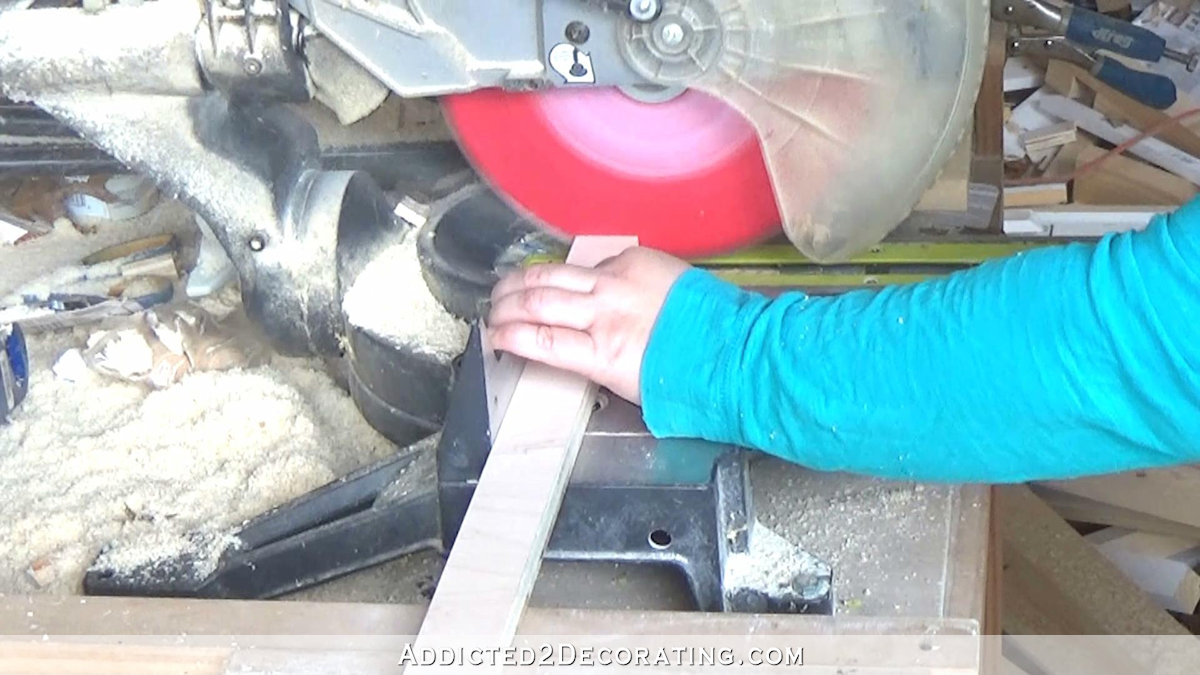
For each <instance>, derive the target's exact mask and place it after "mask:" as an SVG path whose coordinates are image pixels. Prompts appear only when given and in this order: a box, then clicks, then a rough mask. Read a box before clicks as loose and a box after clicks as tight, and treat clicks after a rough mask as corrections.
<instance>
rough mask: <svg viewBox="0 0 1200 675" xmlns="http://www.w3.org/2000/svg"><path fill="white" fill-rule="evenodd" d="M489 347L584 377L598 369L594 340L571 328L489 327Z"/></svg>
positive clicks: (535, 326)
mask: <svg viewBox="0 0 1200 675" xmlns="http://www.w3.org/2000/svg"><path fill="white" fill-rule="evenodd" d="M488 337H489V338H490V341H491V344H492V347H493V348H494V349H498V350H500V351H505V352H508V353H510V354H516V355H517V356H521V357H524V358H527V359H530V360H533V361H539V362H541V363H545V364H546V365H549V366H553V367H555V368H561V369H563V370H569V371H571V372H575V373H579V374H580V375H584V376H586V377H593V373H595V372H596V369H597V363H596V359H597V354H596V343H595V342H594V341H593V340H592V337H591V336H590V335H588V334H587V333H585V332H583V331H579V330H573V329H570V328H559V327H554V326H540V325H536V324H531V323H509V324H505V325H502V326H494V327H492V328H489V329H488Z"/></svg>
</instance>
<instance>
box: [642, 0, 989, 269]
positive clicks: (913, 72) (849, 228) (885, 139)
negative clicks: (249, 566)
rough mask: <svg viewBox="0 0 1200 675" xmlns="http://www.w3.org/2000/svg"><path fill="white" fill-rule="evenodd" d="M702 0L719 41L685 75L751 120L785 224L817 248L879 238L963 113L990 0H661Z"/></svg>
mask: <svg viewBox="0 0 1200 675" xmlns="http://www.w3.org/2000/svg"><path fill="white" fill-rule="evenodd" d="M701 4H703V5H711V6H712V7H713V8H715V9H716V10H717V12H716V15H719V16H720V17H721V18H720V20H719V25H714V26H713V28H712V29H713V30H720V31H721V43H720V44H721V50H720V53H719V55H718V56H716V58H715V61H713V62H712V63H711V64H705V66H704V73H703V75H700V76H699V77H698V79H696V80H694V81H692V82H689V83H688V84H689V86H692V87H696V88H698V89H702V90H704V91H707V92H709V93H711V94H713V95H715V96H717V97H719V98H721V99H723V100H725V101H726V102H728V103H730V104H731V105H733V106H734V107H735V108H737V109H738V110H740V111H741V112H742V113H743V114H744V115H746V117H747V118H748V119H749V120H750V121H751V122H752V123H753V124H754V126H755V128H756V129H757V130H758V133H759V138H760V140H761V142H762V146H763V154H764V157H765V159H766V162H767V167H768V169H769V170H770V173H771V178H772V184H773V186H774V189H775V198H776V201H777V202H778V203H779V208H780V212H781V215H782V217H783V221H784V222H783V226H784V230H785V231H786V232H787V235H788V237H789V238H790V239H791V240H792V242H793V243H794V244H795V245H796V246H797V247H798V248H799V249H800V250H801V251H802V252H804V253H805V254H806V255H808V256H810V257H812V258H814V259H817V260H821V261H832V260H838V259H844V258H846V257H849V256H851V255H853V254H854V253H857V252H859V251H861V250H862V249H865V248H867V247H869V246H871V245H873V244H875V243H877V242H878V241H879V240H880V239H882V238H883V237H884V235H886V234H887V233H888V232H889V231H890V230H891V229H892V228H894V227H895V226H896V225H897V224H899V223H900V221H901V220H903V219H904V218H905V217H906V216H907V215H908V214H909V213H910V212H911V211H912V208H913V206H914V205H916V203H917V201H918V200H919V199H920V198H921V195H922V194H924V192H925V191H926V190H927V189H928V188H929V186H930V185H932V184H933V181H934V180H935V179H936V178H937V175H938V174H939V173H940V172H941V169H942V167H943V166H944V165H945V163H946V161H947V160H948V159H949V158H950V155H951V154H952V153H953V152H954V149H955V147H956V146H957V144H958V142H959V140H960V139H961V138H962V135H963V133H964V131H965V130H966V128H967V125H968V124H970V123H971V121H972V119H973V111H974V102H975V98H976V96H977V95H978V92H979V84H980V81H981V79H982V77H983V64H984V60H985V57H986V52H987V31H988V23H989V2H988V0H665V2H664V3H663V6H664V14H666V13H668V12H671V11H676V12H681V13H683V15H685V16H686V15H689V13H691V14H692V15H694V14H695V13H696V11H695V10H696V7H695V6H696V5H701ZM672 8H674V9H672ZM700 56H703V55H700ZM672 82H674V81H672Z"/></svg>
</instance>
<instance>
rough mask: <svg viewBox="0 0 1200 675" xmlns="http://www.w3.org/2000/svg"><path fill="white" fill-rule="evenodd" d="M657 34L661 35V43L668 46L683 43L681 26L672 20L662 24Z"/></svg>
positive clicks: (683, 34)
mask: <svg viewBox="0 0 1200 675" xmlns="http://www.w3.org/2000/svg"><path fill="white" fill-rule="evenodd" d="M659 35H660V37H662V41H663V44H665V45H667V46H668V47H678V46H679V45H680V44H682V43H683V38H684V37H685V33H684V32H683V26H680V25H679V24H677V23H674V22H671V23H668V24H667V25H665V26H663V27H662V30H661V31H660V33H659Z"/></svg>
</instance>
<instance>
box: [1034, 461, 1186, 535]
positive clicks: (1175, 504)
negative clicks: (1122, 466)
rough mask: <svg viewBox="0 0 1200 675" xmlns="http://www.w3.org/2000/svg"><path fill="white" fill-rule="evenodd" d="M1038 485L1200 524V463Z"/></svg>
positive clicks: (1161, 516) (1157, 515) (1155, 515)
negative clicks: (1199, 464) (1197, 464)
mask: <svg viewBox="0 0 1200 675" xmlns="http://www.w3.org/2000/svg"><path fill="white" fill-rule="evenodd" d="M1038 485H1040V486H1043V487H1047V488H1051V489H1054V490H1058V491H1060V492H1065V493H1067V494H1070V495H1075V496H1077V497H1083V498H1086V499H1091V500H1093V501H1097V502H1101V503H1104V504H1110V505H1113V506H1117V507H1120V508H1123V509H1127V510H1129V511H1134V512H1137V513H1142V514H1145V515H1148V516H1153V517H1155V518H1161V519H1163V520H1168V521H1172V522H1175V523H1180V524H1183V525H1186V526H1189V527H1194V528H1200V466H1178V467H1174V468H1170V469H1155V470H1150V471H1135V472H1131V473H1122V474H1113V475H1108V476H1097V477H1094V478H1080V479H1078V480H1070V481H1048V482H1044V483H1039V484H1038ZM1163 534H1172V533H1170V532H1165V533H1163ZM1184 536H1186V535H1184Z"/></svg>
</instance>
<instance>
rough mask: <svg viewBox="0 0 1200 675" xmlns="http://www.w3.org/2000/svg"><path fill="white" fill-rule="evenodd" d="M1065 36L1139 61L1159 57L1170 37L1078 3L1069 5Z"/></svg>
mask: <svg viewBox="0 0 1200 675" xmlns="http://www.w3.org/2000/svg"><path fill="white" fill-rule="evenodd" d="M1066 37H1067V39H1068V40H1070V41H1072V42H1074V43H1075V44H1078V45H1082V46H1085V47H1090V48H1092V49H1105V50H1107V51H1110V52H1113V53H1114V54H1121V55H1122V56H1128V57H1131V58H1135V59H1138V60H1139V61H1158V60H1159V59H1161V58H1162V57H1163V54H1164V53H1165V52H1166V49H1167V41H1166V40H1165V39H1164V38H1163V37H1162V36H1160V35H1157V34H1155V33H1154V32H1153V31H1150V30H1147V29H1145V28H1142V27H1140V26H1135V25H1133V24H1131V23H1129V22H1128V21H1122V20H1120V19H1114V18H1112V17H1111V16H1105V15H1103V14H1099V13H1096V12H1090V11H1088V10H1086V9H1080V8H1078V7H1071V9H1070V15H1069V16H1068V17H1067V30H1066Z"/></svg>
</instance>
